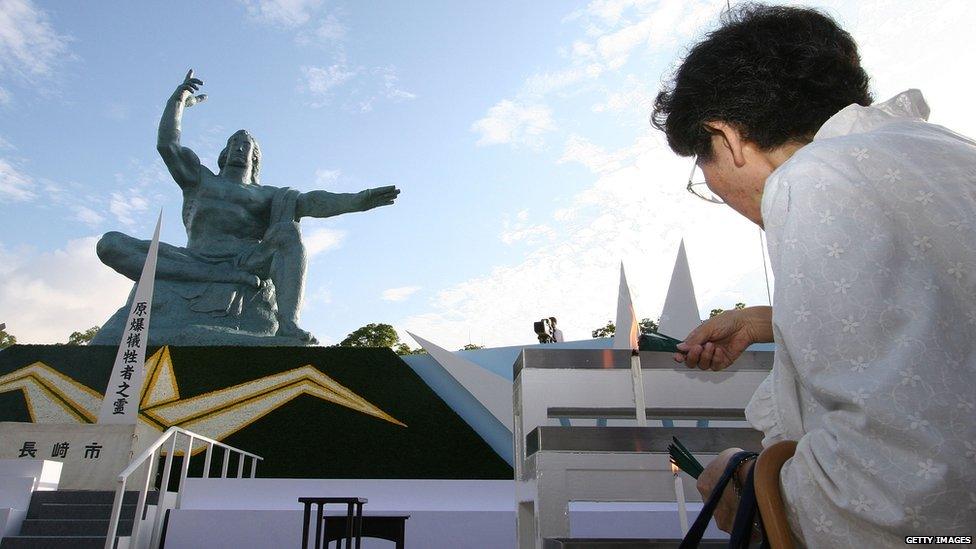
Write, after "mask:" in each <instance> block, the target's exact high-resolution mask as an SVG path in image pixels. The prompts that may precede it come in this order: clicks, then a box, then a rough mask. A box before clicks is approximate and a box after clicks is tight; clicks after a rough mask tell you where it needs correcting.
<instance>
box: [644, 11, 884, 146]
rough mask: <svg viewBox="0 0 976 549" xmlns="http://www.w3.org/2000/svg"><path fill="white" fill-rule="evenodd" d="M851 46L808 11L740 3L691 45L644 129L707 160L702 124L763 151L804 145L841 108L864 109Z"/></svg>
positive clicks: (862, 81) (860, 72) (866, 100)
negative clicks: (731, 130)
mask: <svg viewBox="0 0 976 549" xmlns="http://www.w3.org/2000/svg"><path fill="white" fill-rule="evenodd" d="M871 101H872V98H871V94H870V92H869V91H868V75H867V73H865V72H864V69H862V68H861V60H860V57H859V56H858V54H857V44H856V43H855V42H854V39H853V38H852V37H851V35H850V34H848V33H847V32H846V31H845V30H843V29H842V28H840V26H838V25H837V23H836V22H835V21H834V20H833V19H831V18H830V17H828V16H827V15H824V14H823V13H820V12H818V11H816V10H813V9H806V8H792V7H784V6H765V5H757V4H745V5H742V6H738V7H736V8H734V9H732V10H730V11H728V12H726V13H725V14H724V15H723V17H722V25H721V26H720V27H719V28H718V29H717V30H715V31H713V32H711V33H709V34H708V35H707V36H706V37H705V39H704V40H702V41H701V42H699V43H698V44H696V45H695V46H694V47H693V48H692V49H691V51H690V52H689V53H688V56H687V57H686V58H685V60H684V62H682V63H681V66H680V67H679V68H678V70H677V71H676V72H675V74H674V76H673V78H672V80H671V82H669V83H667V84H665V86H664V89H663V91H661V92H660V93H659V94H658V95H657V98H656V99H655V101H654V111H653V114H652V115H651V124H653V125H654V127H656V128H658V129H659V130H662V131H664V133H665V134H666V135H667V138H668V145H669V146H670V147H671V149H672V150H673V151H674V152H676V153H677V154H679V155H681V156H691V155H695V154H697V155H698V156H699V157H701V158H703V159H706V160H707V159H709V158H711V154H712V150H711V139H710V134H709V132H708V131H707V128H706V126H705V123H706V122H711V121H723V122H726V123H728V124H731V125H733V126H735V127H736V128H738V129H739V131H741V132H742V134H743V137H745V138H746V139H748V140H750V141H752V142H753V143H755V144H756V145H758V146H759V147H761V148H763V149H767V150H768V149H771V148H774V147H777V146H779V145H782V144H784V143H787V142H791V141H798V142H808V141H810V140H811V139H812V138H813V135H814V134H815V133H816V132H817V130H818V129H819V128H820V126H822V125H823V123H824V122H826V121H827V119H828V118H830V117H831V116H833V115H834V114H836V113H837V111H839V110H841V109H843V108H844V107H846V106H848V105H850V104H852V103H857V104H859V105H870V104H871Z"/></svg>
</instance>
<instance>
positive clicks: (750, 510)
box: [729, 467, 769, 549]
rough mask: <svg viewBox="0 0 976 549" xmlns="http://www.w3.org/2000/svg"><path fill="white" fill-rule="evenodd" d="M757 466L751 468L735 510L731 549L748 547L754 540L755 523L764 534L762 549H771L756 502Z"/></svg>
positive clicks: (746, 548)
mask: <svg viewBox="0 0 976 549" xmlns="http://www.w3.org/2000/svg"><path fill="white" fill-rule="evenodd" d="M755 472H756V468H755V467H753V468H752V469H749V474H748V475H747V477H746V482H745V484H744V485H743V487H742V495H741V496H740V497H739V508H738V509H737V510H736V512H735V520H734V521H733V522H732V534H731V536H730V537H729V549H748V548H749V542H750V541H751V540H752V532H753V525H754V524H755V525H757V526H758V527H759V532H760V533H761V534H762V543H761V545H760V549H769V542H768V541H767V540H766V530H765V529H764V528H763V523H762V515H760V514H759V505H758V504H757V502H756V485H755V482H754V480H753V479H754V476H755Z"/></svg>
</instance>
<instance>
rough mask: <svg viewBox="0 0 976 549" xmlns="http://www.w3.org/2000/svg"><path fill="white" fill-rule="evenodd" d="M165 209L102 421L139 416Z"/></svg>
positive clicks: (139, 285)
mask: <svg viewBox="0 0 976 549" xmlns="http://www.w3.org/2000/svg"><path fill="white" fill-rule="evenodd" d="M162 222H163V211H162V210H160V211H159V218H158V219H156V230H155V231H154V232H153V238H152V242H150V243H149V252H148V253H147V254H146V263H145V264H143V266H142V274H141V275H139V282H137V283H136V291H135V292H134V293H133V296H132V305H131V306H130V307H129V316H128V317H126V319H125V326H123V328H122V341H121V342H120V343H119V350H118V352H117V353H116V355H115V364H114V365H113V366H112V373H111V375H110V377H109V381H108V387H106V389H105V396H104V398H103V400H102V408H101V411H100V412H99V413H98V422H99V423H115V424H118V423H121V424H132V423H136V420H137V419H138V418H139V398H140V396H141V395H142V381H143V377H145V373H146V347H148V346H149V314H150V313H151V312H152V298H153V285H154V282H155V280H156V252H157V251H158V250H159V226H160V224H162Z"/></svg>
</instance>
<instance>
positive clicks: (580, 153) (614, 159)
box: [558, 134, 634, 173]
mask: <svg viewBox="0 0 976 549" xmlns="http://www.w3.org/2000/svg"><path fill="white" fill-rule="evenodd" d="M633 153H634V151H633V150H631V149H626V150H622V151H617V152H614V153H608V152H607V151H606V150H605V149H604V148H603V147H601V146H599V145H596V144H594V143H591V142H590V141H589V140H588V139H586V138H585V137H583V136H580V135H576V134H573V135H570V136H569V138H568V139H567V140H566V146H565V148H564V149H563V155H562V157H560V158H559V161H558V163H559V164H565V163H567V162H576V163H579V164H582V165H584V166H586V167H587V168H588V169H589V170H590V171H591V172H593V173H604V172H608V171H613V170H619V169H620V168H621V166H622V165H623V164H622V162H623V161H624V160H625V159H628V158H630V157H631V156H632V155H633Z"/></svg>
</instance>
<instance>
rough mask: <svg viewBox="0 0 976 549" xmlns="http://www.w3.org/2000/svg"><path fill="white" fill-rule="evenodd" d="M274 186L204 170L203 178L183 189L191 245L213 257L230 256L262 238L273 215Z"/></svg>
mask: <svg viewBox="0 0 976 549" xmlns="http://www.w3.org/2000/svg"><path fill="white" fill-rule="evenodd" d="M273 192H274V189H273V188H271V187H263V186H260V185H242V184H239V183H235V182H231V181H228V180H226V179H223V178H221V177H219V176H216V175H213V174H212V173H211V172H210V170H208V169H206V168H203V169H201V170H200V182H199V183H198V184H197V185H194V186H193V187H191V188H189V189H186V190H184V192H183V224H184V225H185V226H186V234H187V248H188V249H190V250H193V251H194V252H197V253H199V254H201V255H205V256H209V257H230V256H235V255H237V254H240V253H242V252H244V251H247V250H249V249H250V248H252V247H253V246H254V245H255V244H257V243H258V242H260V241H261V239H262V238H263V237H264V234H265V232H266V231H267V230H268V225H269V223H270V218H271V198H272V196H273Z"/></svg>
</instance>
